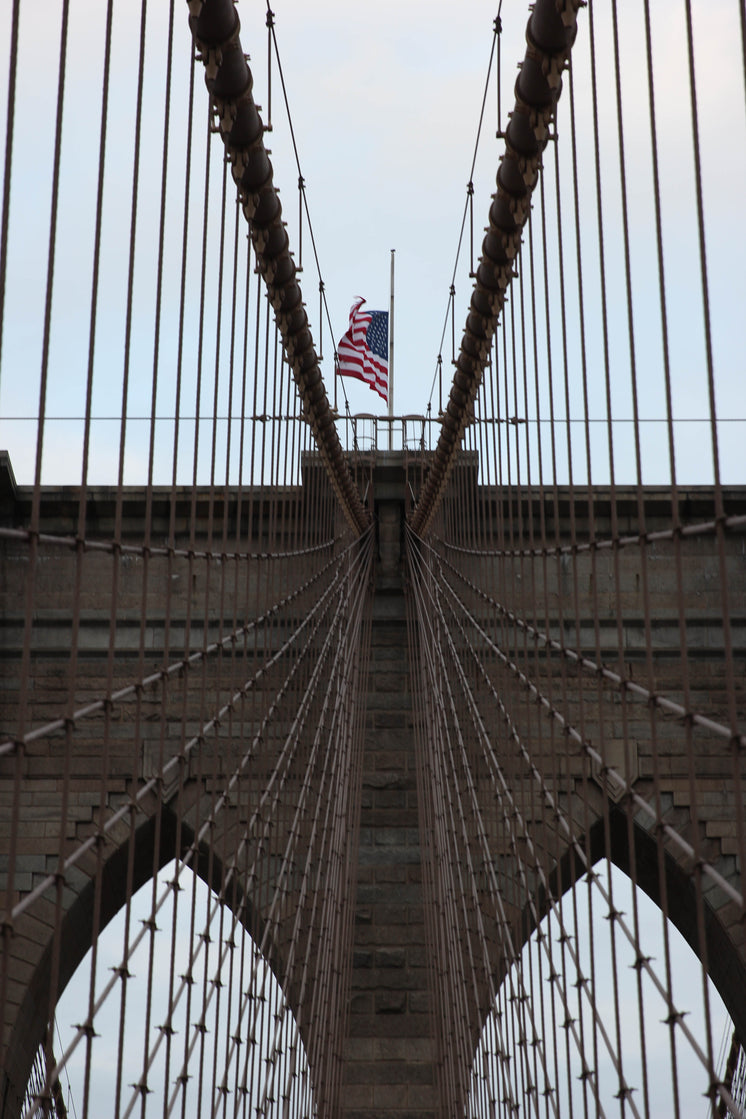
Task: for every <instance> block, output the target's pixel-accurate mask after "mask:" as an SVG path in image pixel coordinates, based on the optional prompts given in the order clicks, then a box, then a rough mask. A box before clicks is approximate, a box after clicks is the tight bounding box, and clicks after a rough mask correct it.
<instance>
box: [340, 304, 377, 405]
mask: <svg viewBox="0 0 746 1119" xmlns="http://www.w3.org/2000/svg"><path fill="white" fill-rule="evenodd" d="M363 303H365V300H364V299H356V300H355V302H354V303H353V304H352V307H351V308H350V325H349V327H348V328H347V332H346V333H345V334H344V335H343V336H342V338H341V339H340V341H339V345H338V346H337V354H338V356H339V366H338V370H337V371H338V373H339V374H340V376H341V377H357V379H358V381H365V383H366V385H370V387H371V388H372V389H373V390H374V392H377V393H378V395H379V396H382V397H383V399H384V400H386V401H387V400H388V392H389V313H388V311H363V310H362V306H363Z"/></svg>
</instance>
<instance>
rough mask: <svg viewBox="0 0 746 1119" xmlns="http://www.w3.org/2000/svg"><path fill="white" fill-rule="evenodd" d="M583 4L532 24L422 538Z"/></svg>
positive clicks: (467, 410)
mask: <svg viewBox="0 0 746 1119" xmlns="http://www.w3.org/2000/svg"><path fill="white" fill-rule="evenodd" d="M579 7H580V0H563V3H561V4H557V3H555V0H537V3H536V4H535V5H534V8H533V11H532V13H531V16H530V17H529V21H528V25H527V27H526V39H527V41H528V47H527V48H526V55H525V58H524V60H523V64H522V66H521V69H520V72H519V74H518V79H517V81H516V87H515V93H516V101H515V107H514V109H513V113H512V114H511V117H510V121H509V123H508V126H507V128H506V130H505V155H504V156H503V158H502V161H501V163H500V167H499V169H498V172H497V193H496V194H495V196H494V200H493V202H492V206H491V207H490V214H489V228H488V230H487V234H486V236H485V238H484V241H483V242H482V256H481V259H480V262H479V265H478V268H477V280H476V283H475V285H474V290H473V291H472V296H471V308H470V311H469V314H468V316H467V319H466V326H465V328H464V334H463V337H462V339H461V349H460V351H459V354H458V357H457V358H456V369H455V372H454V375H453V384H452V386H451V394H450V398H449V401H448V405H447V407H446V410H445V413H444V415H443V428H442V431H441V433H440V438H439V440H438V445H437V447H436V449H435V457H434V460H433V463H432V465H431V467H430V472H429V474H428V476H427V480H426V482H425V485H424V487H423V490H422V493H421V494H420V498H419V501H418V503H417V506H416V508H415V511H414V513H413V516H412V528H413V529H414V531H415V532H416V533H417V534H418V535H419V536H422V535H423V533H424V532H425V531H426V530H427V527H428V525H429V524H430V521H431V519H432V517H433V514H434V512H435V509H436V507H437V505H438V503H439V502H440V499H441V496H442V494H443V489H444V486H445V484H446V481H447V479H448V475H449V474H450V472H451V470H452V468H453V465H454V462H455V461H456V455H457V453H458V450H459V447H460V446H461V440H462V438H463V434H464V430H465V428H466V424H467V422H468V419H469V415H470V414H471V410H472V406H473V404H474V400H475V398H476V394H477V390H478V388H479V385H480V383H481V380H482V374H483V373H484V369H485V366H486V365H487V362H488V360H489V355H490V348H491V345H492V339H493V338H494V335H495V330H496V329H497V320H498V316H499V314H500V312H501V310H502V307H503V304H504V302H505V294H506V292H507V290H508V286H509V284H510V282H511V279H512V277H513V269H514V262H515V260H516V258H517V256H518V251H519V249H520V245H521V234H522V232H523V227H524V225H525V224H526V222H527V220H528V215H529V213H530V210H531V195H532V193H533V190H534V187H535V186H536V183H537V182H538V178H539V164H540V161H541V154H542V152H543V151H544V148H545V147H546V145H547V142H548V140H549V125H550V122H551V120H552V118H553V116H554V113H555V110H556V106H557V101H558V99H559V95H560V91H561V88H562V71H563V69H564V67H565V64H566V62H567V59H568V58H569V55H570V48H571V47H572V44H573V42H574V40H575V33H576V29H577V22H576V15H577V10H578V8H579Z"/></svg>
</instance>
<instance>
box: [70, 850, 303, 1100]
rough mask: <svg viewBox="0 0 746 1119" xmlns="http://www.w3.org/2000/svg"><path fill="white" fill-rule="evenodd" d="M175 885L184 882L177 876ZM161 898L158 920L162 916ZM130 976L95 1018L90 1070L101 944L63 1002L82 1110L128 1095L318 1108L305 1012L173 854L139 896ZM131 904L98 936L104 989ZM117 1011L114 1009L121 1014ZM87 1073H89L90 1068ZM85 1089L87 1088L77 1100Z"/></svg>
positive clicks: (74, 1089) (232, 918)
mask: <svg viewBox="0 0 746 1119" xmlns="http://www.w3.org/2000/svg"><path fill="white" fill-rule="evenodd" d="M175 884H176V885H175ZM155 907H158V908H157V912H156V915H155V922H154V924H155V928H153V914H154V910H155ZM129 929H130V931H129V938H130V941H132V940H133V939H134V938H136V937H137V936H138V934H139V933H140V932H141V931H142V930H143V929H144V932H145V935H143V936H142V937H141V939H140V943H139V944H138V946H137V949H136V950H135V951H134V952H133V953H132V955H131V956H130V957H129V959H128V963H127V967H128V969H129V971H130V972H131V977H130V978H128V979H127V983H126V994H125V992H124V989H123V987H122V985H121V984H119V985H118V986H119V989H118V990H117V991H114V992H113V995H112V996H111V998H110V1003H111V1005H110V1006H109V1008H108V1010H103V1011H102V1013H101V1014H100V1015H99V1016H98V1017H97V1021H96V1033H97V1035H98V1036H97V1037H96V1038H95V1039H94V1041H93V1042H92V1046H91V1071H90V1073H89V1074H87V1073H86V1058H87V1053H86V1039H85V1038H84V1037H81V1038H79V1034H80V1030H79V1027H78V1024H77V1023H78V1020H79V1018H80V1015H81V1006H80V1003H81V999H83V1000H85V999H87V998H88V993H89V988H90V981H91V980H90V977H91V952H90V951H89V952H88V953H87V955H86V957H85V958H84V959H83V961H82V962H81V964H80V966H79V968H78V970H77V971H76V973H75V975H74V976H73V978H72V980H71V982H70V983H69V984H68V987H67V989H66V991H65V993H64V994H63V996H62V998H61V999H60V1002H59V1003H58V1007H57V1015H56V1023H55V1028H56V1036H57V1038H58V1044H59V1051H60V1053H63V1052H65V1051H67V1049H68V1046H70V1045H72V1044H75V1042H76V1039H78V1038H79V1039H78V1043H77V1045H76V1048H75V1050H74V1051H73V1053H72V1055H71V1057H70V1059H69V1061H68V1062H67V1065H66V1068H65V1070H64V1073H63V1074H62V1078H61V1080H62V1085H63V1093H67V1092H70V1093H71V1094H72V1098H73V1100H74V1101H75V1105H76V1108H77V1111H78V1113H80V1101H81V1100H82V1098H83V1096H84V1095H85V1096H87V1099H88V1107H89V1113H90V1114H105V1113H107V1109H111V1107H112V1101H113V1100H114V1098H118V1099H119V1100H120V1101H121V1112H122V1114H126V1113H127V1109H128V1107H129V1106H131V1105H132V1104H136V1106H137V1109H138V1110H139V1107H140V1098H141V1097H142V1096H143V1094H145V1095H146V1096H147V1099H146V1114H153V1115H156V1114H157V1115H163V1114H167V1113H168V1114H170V1113H173V1114H181V1111H182V1106H185V1107H186V1112H187V1114H197V1113H199V1111H200V1109H201V1113H202V1114H205V1115H212V1114H216V1113H217V1112H218V1111H219V1110H220V1108H221V1106H222V1101H223V1099H224V1098H225V1097H227V1099H228V1101H229V1106H228V1110H229V1112H231V1111H232V1110H233V1109H234V1108H239V1113H240V1106H241V1105H240V1103H239V1102H237V1101H240V1100H241V1099H242V1098H243V1097H245V1098H246V1105H247V1110H249V1111H252V1112H253V1111H254V1110H255V1109H257V1108H259V1109H263V1110H261V1113H262V1114H265V1115H267V1116H275V1115H277V1116H279V1115H282V1114H285V1113H286V1110H285V1109H289V1112H287V1113H289V1114H299V1115H300V1114H303V1115H312V1114H313V1113H314V1108H313V1094H312V1089H311V1079H310V1074H309V1069H308V1061H307V1058H306V1051H305V1047H304V1045H303V1041H302V1039H301V1037H300V1032H299V1029H298V1025H297V1022H296V1020H295V1017H294V1015H293V1013H292V1010H291V1009H290V1006H289V1004H288V1001H287V999H286V998H285V996H284V995H283V993H282V990H281V988H280V984H279V982H278V980H277V978H276V976H275V975H274V973H273V971H272V968H271V966H270V964H269V963H268V961H267V959H266V958H265V957H264V956H263V954H262V953H261V951H260V950H259V947H258V945H257V943H256V941H255V940H254V939H253V938H252V937H251V936H250V935H249V933H248V932H247V931H246V929H245V928H244V926H243V924H242V922H241V921H240V920H239V919H238V918H237V916H236V915H235V914H234V913H233V912H232V911H231V910H230V909H229V907H228V906H227V905H225V904H224V903H223V902H221V900H220V898H219V896H218V895H217V894H216V893H215V891H214V890H213V889H211V888H210V887H209V886H208V885H207V883H206V882H205V881H204V880H203V879H202V878H201V877H200V876H199V875H198V874H196V873H194V872H192V870H191V869H190V868H187V867H184V866H183V865H182V866H181V867H180V866H179V863H178V862H177V861H176V860H172V861H171V862H169V863H168V864H167V865H166V866H164V867H163V868H162V870H161V871H160V873H159V874H158V876H157V878H156V879H155V880H151V881H150V882H146V883H145V884H144V885H143V886H141V887H140V889H139V890H138V892H137V893H136V894H135V896H134V897H133V898H132V902H131V909H130V914H129ZM125 930H126V914H125V912H124V910H122V911H120V913H119V914H118V915H117V917H116V918H115V919H114V920H112V921H111V922H110V924H109V925H108V926H107V928H106V930H105V931H104V932H103V933H102V935H101V936H100V938H99V942H98V956H99V959H98V963H97V977H96V997H97V998H98V997H100V994H99V992H100V991H102V990H103V989H104V988H105V986H106V985H107V983H108V982H109V980H110V977H111V974H112V972H116V971H117V970H118V969H119V968H120V967H121V966H122V958H123V946H124V941H125V935H126V931H125ZM112 1011H113V1013H112ZM87 1076H88V1079H87V1080H86V1077H87ZM76 1097H77V1098H76Z"/></svg>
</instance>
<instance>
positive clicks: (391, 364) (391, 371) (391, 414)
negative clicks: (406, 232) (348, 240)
mask: <svg viewBox="0 0 746 1119" xmlns="http://www.w3.org/2000/svg"><path fill="white" fill-rule="evenodd" d="M395 252H396V249H392V250H391V299H390V302H389V386H388V397H389V450H390V451H391V450H393V447H394V253H395Z"/></svg>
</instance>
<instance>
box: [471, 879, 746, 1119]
mask: <svg viewBox="0 0 746 1119" xmlns="http://www.w3.org/2000/svg"><path fill="white" fill-rule="evenodd" d="M594 876H595V880H594V881H593V882H589V880H588V876H584V877H579V878H578V879H577V880H576V881H575V883H574V884H573V885H572V886H571V887H570V888H569V889H568V890H567V891H566V893H565V894H564V895H563V896H562V897H561V898H560V899H558V901H557V902H556V903H554V904H550V905H548V906H547V908H546V913H545V916H544V917H543V919H542V920H541V922H540V923H539V925H538V927H537V928H534V929H533V930H532V931H531V934H530V936H529V937H528V938H527V939H526V941H525V943H524V945H523V948H522V951H521V955H520V957H519V959H518V960H517V961H516V962H515V963H514V964H513V965H512V966H511V967H510V968H509V969H508V971H507V973H506V974H505V975H504V977H503V980H502V983H501V985H500V988H499V991H498V994H497V998H496V1000H495V1003H494V1005H493V1007H492V1009H491V1011H490V1013H489V1014H488V1015H487V1018H486V1020H485V1022H484V1026H483V1029H482V1033H481V1036H480V1038H479V1041H478V1044H477V1047H476V1052H475V1057H474V1063H473V1066H472V1070H471V1087H470V1093H469V1108H468V1115H469V1116H470V1119H481V1117H482V1116H491V1115H493V1114H502V1110H501V1108H502V1107H504V1106H505V1105H506V1104H508V1105H511V1106H512V1105H515V1104H516V1103H520V1104H521V1107H524V1106H525V1109H526V1113H529V1114H532V1113H533V1112H534V1110H536V1111H537V1113H538V1109H539V1107H541V1109H542V1111H543V1108H544V1106H545V1102H544V1101H545V1098H546V1099H547V1100H548V1103H547V1104H546V1106H548V1107H549V1111H548V1113H550V1114H551V1113H555V1114H560V1115H562V1114H607V1115H609V1114H625V1115H627V1114H629V1115H637V1114H639V1115H645V1114H656V1115H664V1114H665V1115H679V1116H681V1117H682V1119H701V1117H702V1116H704V1115H705V1114H708V1115H709V1114H711V1111H710V1103H709V1102H708V1100H707V1098H706V1097H707V1096H708V1095H709V1094H710V1089H711V1084H712V1082H713V1080H717V1079H721V1078H722V1077H723V1075H724V1071H725V1065H726V1060H727V1057H728V1050H729V1047H730V1043H731V1038H732V1034H733V1022H732V1018H731V1015H729V1013H728V1010H727V1008H726V1006H725V1004H724V1002H723V1000H722V999H721V998H720V995H719V994H718V992H717V990H716V987H715V984H714V983H713V981H712V979H711V978H710V977H707V976H705V975H704V972H703V968H702V965H701V963H700V961H699V959H698V958H697V956H696V955H695V953H694V951H693V950H692V947H691V946H690V945H689V944H688V943H687V940H686V939H685V936H684V935H682V932H680V931H679V930H678V929H677V928H676V925H675V924H674V921H673V919H669V918H666V917H665V916H664V914H663V913H662V911H661V909H660V908H659V906H658V905H657V904H656V902H655V901H653V900H652V899H651V897H650V896H648V893H647V892H646V891H645V890H644V889H643V888H642V883H639V884H638V885H635V883H633V881H632V879H631V878H630V877H629V876H628V875H627V873H626V872H625V870H623V869H622V868H621V867H620V866H618V865H615V864H614V863H612V862H611V861H610V860H607V859H599V860H598V861H597V862H596V863H595V864H594ZM638 882H639V874H638ZM684 926H686V922H684ZM682 931H683V930H682ZM527 1097H528V1099H527ZM622 1098H624V1100H625V1101H626V1103H625V1105H624V1106H623V1107H622V1105H621V1103H620V1100H621V1099H622ZM524 1101H525V1103H524ZM716 1106H717V1104H716ZM620 1107H622V1110H621V1112H620Z"/></svg>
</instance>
